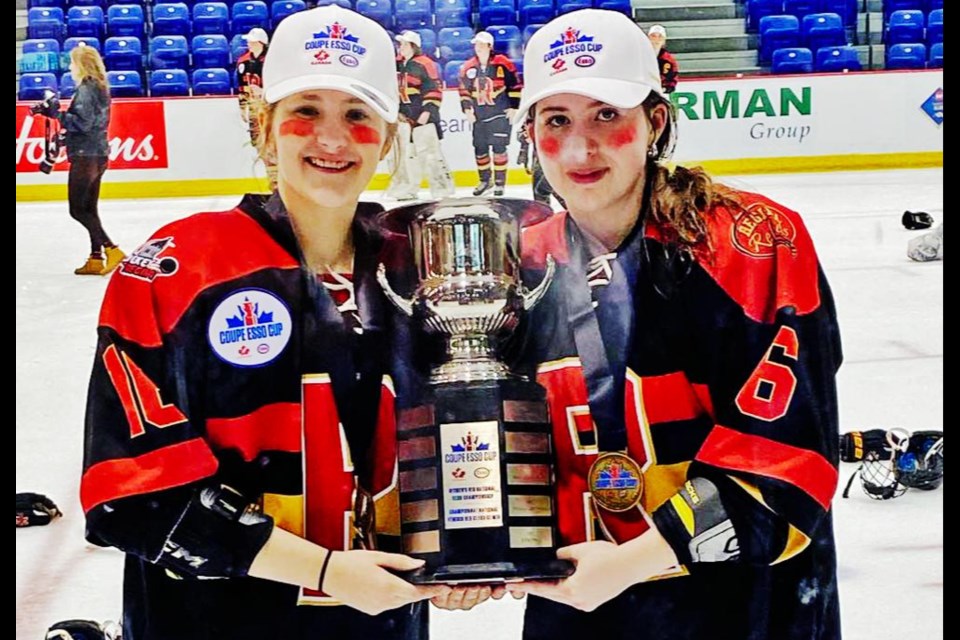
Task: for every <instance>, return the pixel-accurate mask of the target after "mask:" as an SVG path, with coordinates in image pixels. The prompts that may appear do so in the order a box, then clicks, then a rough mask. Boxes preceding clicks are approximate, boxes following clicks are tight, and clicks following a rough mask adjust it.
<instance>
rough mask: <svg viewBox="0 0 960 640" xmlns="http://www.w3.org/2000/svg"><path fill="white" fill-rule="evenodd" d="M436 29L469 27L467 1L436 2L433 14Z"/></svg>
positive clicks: (468, 4)
mask: <svg viewBox="0 0 960 640" xmlns="http://www.w3.org/2000/svg"><path fill="white" fill-rule="evenodd" d="M433 15H434V17H435V20H436V27H437V28H438V29H443V28H444V27H469V26H470V20H471V11H470V3H469V2H468V1H467V0H436V9H435V10H434V12H433Z"/></svg>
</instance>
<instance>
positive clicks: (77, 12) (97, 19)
mask: <svg viewBox="0 0 960 640" xmlns="http://www.w3.org/2000/svg"><path fill="white" fill-rule="evenodd" d="M103 25H104V20H103V9H101V8H100V7H70V9H68V10H67V37H68V38H102V37H103Z"/></svg>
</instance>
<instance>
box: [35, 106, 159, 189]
mask: <svg viewBox="0 0 960 640" xmlns="http://www.w3.org/2000/svg"><path fill="white" fill-rule="evenodd" d="M45 120H46V119H45V118H37V117H34V116H32V115H31V114H30V105H29V104H18V105H17V173H29V172H39V171H40V162H41V161H42V160H43V152H44V143H43V141H44V127H45V122H44V121H45ZM107 140H108V146H109V150H108V153H109V156H110V169H166V168H167V167H168V166H169V160H168V154H167V130H166V120H165V118H164V111H163V102H161V101H144V102H114V103H113V104H112V105H111V108H110V127H109V130H108V131H107ZM68 166H69V165H68V163H67V154H66V151H65V150H61V152H60V156H59V157H58V158H57V163H56V165H55V166H54V171H66V170H67V168H68Z"/></svg>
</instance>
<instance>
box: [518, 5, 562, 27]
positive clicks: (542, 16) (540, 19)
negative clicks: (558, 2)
mask: <svg viewBox="0 0 960 640" xmlns="http://www.w3.org/2000/svg"><path fill="white" fill-rule="evenodd" d="M517 12H518V13H519V15H520V26H521V27H524V28H526V27H527V26H529V25H531V24H546V23H548V22H550V21H551V20H553V16H555V15H556V13H557V12H556V9H554V7H553V0H520V4H519V5H518V6H517Z"/></svg>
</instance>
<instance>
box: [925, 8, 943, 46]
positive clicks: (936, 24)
mask: <svg viewBox="0 0 960 640" xmlns="http://www.w3.org/2000/svg"><path fill="white" fill-rule="evenodd" d="M937 42H943V9H934V10H933V11H931V12H930V14H929V15H928V16H927V46H929V45H932V44H935V43H937Z"/></svg>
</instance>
